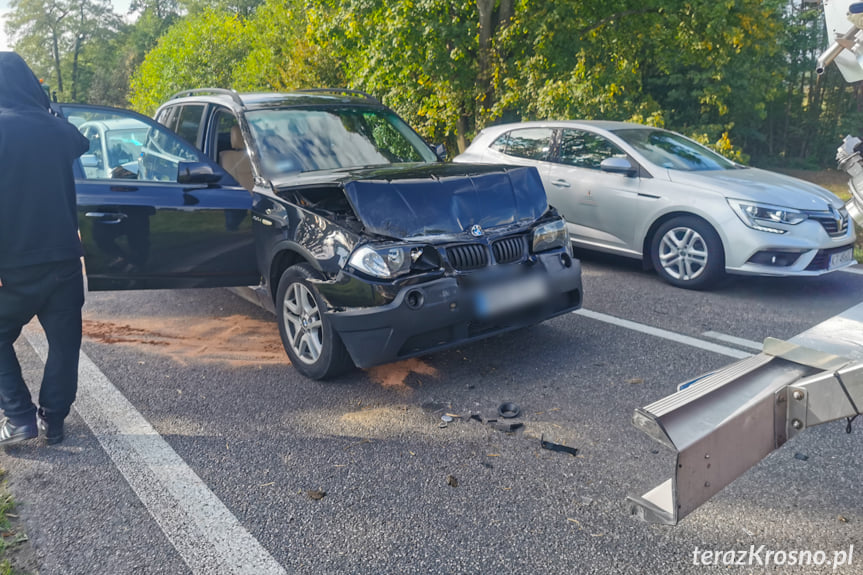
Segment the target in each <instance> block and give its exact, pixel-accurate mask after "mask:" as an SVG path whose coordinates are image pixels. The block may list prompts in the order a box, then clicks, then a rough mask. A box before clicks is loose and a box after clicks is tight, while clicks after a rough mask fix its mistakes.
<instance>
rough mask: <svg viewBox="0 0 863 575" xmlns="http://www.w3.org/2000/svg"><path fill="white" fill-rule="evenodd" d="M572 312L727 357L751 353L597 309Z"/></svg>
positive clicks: (749, 354) (737, 357) (744, 355)
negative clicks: (607, 313)
mask: <svg viewBox="0 0 863 575" xmlns="http://www.w3.org/2000/svg"><path fill="white" fill-rule="evenodd" d="M572 313H575V314H578V315H581V316H584V317H587V318H590V319H595V320H597V321H601V322H605V323H610V324H612V325H616V326H618V327H624V328H626V329H631V330H633V331H638V332H641V333H646V334H648V335H652V336H654V337H660V338H662V339H667V340H669V341H674V342H677V343H682V344H684V345H689V346H692V347H697V348H699V349H703V350H706V351H712V352H713V353H718V354H720V355H725V356H728V357H733V358H735V359H743V358H745V357H750V356H751V355H752V354H751V353H747V352H745V351H740V350H739V349H734V348H732V347H728V346H725V345H719V344H717V343H711V342H709V341H704V340H701V339H698V338H695V337H690V336H688V335H682V334H679V333H674V332H673V331H667V330H664V329H660V328H658V327H651V326H649V325H644V324H642V323H636V322H634V321H629V320H627V319H620V318H618V317H614V316H611V315H606V314H604V313H600V312H597V311H591V310H589V309H579V310H576V311H574V312H572Z"/></svg>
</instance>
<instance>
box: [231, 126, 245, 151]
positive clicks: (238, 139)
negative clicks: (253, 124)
mask: <svg viewBox="0 0 863 575" xmlns="http://www.w3.org/2000/svg"><path fill="white" fill-rule="evenodd" d="M245 147H246V143H245V142H244V141H243V133H242V132H241V131H240V126H239V124H234V125H233V126H231V148H233V149H234V150H242V149H244V148H245Z"/></svg>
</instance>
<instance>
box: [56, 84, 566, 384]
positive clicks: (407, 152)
mask: <svg viewBox="0 0 863 575" xmlns="http://www.w3.org/2000/svg"><path fill="white" fill-rule="evenodd" d="M63 111H64V113H65V114H66V116H67V118H69V119H70V121H72V122H73V123H76V124H78V125H79V126H80V127H83V129H91V128H92V127H94V126H97V127H99V130H100V132H99V134H98V135H97V136H96V139H98V140H100V141H99V142H98V143H94V137H93V136H92V134H91V153H89V154H86V155H85V156H83V157H82V159H81V162H80V165H79V166H77V168H76V169H77V170H78V176H79V179H78V196H79V211H80V214H81V217H80V220H81V233H82V238H83V240H84V244H85V252H86V253H87V256H86V263H87V275H88V282H89V288H90V289H91V290H98V289H127V288H128V289H141V288H144V289H146V288H174V287H207V286H250V285H251V286H256V287H254V288H253V290H254V292H255V295H254V297H255V299H256V300H257V302H258V303H260V304H261V305H263V306H264V307H266V308H268V309H270V310H272V311H274V312H275V315H276V317H277V318H278V324H279V331H280V333H281V337H282V341H283V343H284V346H285V350H286V351H287V353H288V355H289V356H290V359H291V362H292V363H293V365H294V366H295V367H296V369H298V370H299V371H300V372H302V373H303V374H305V375H306V376H308V377H311V378H316V379H320V378H326V377H331V376H334V375H336V374H338V373H340V372H342V371H344V370H345V369H347V368H349V367H350V366H351V365H357V366H359V367H369V366H372V365H376V364H381V363H386V362H389V361H394V360H398V359H402V358H407V357H410V356H414V355H418V354H423V353H429V352H432V351H436V350H440V349H443V348H447V347H450V346H453V345H457V344H463V343H465V342H469V341H473V340H476V339H480V338H484V337H488V336H490V335H493V334H497V333H501V332H504V331H507V330H511V329H516V328H519V327H523V326H526V325H530V324H533V323H537V322H540V321H542V320H545V319H547V318H550V317H552V316H555V315H558V314H561V313H565V312H568V311H571V310H574V309H577V308H578V307H579V306H580V305H581V299H582V286H581V267H580V264H579V262H578V261H577V260H575V259H573V257H572V253H571V247H570V243H569V237H568V234H567V231H566V227H565V224H564V221H563V219H562V218H561V217H560V216H558V214H557V213H556V212H555V210H554V209H553V208H550V207H549V206H548V204H547V201H546V197H545V192H544V190H543V187H542V183H541V181H540V179H539V174H538V173H537V172H536V170H535V169H533V168H523V167H501V166H472V165H464V164H447V163H444V162H442V161H441V160H440V159H439V158H438V156H437V153H436V151H435V150H432V149H431V148H430V147H429V146H428V145H427V144H426V143H425V142H424V141H423V140H422V138H420V137H419V135H417V134H416V133H415V132H414V131H413V130H412V129H411V128H410V127H409V126H408V125H407V124H406V123H405V122H404V121H403V120H402V119H401V118H399V117H398V116H397V115H396V114H395V113H394V112H392V111H391V110H389V109H388V108H387V107H385V106H384V105H382V104H381V103H380V102H378V101H377V100H375V99H373V98H371V97H370V96H368V95H366V94H362V93H359V92H353V91H346V90H313V91H299V92H294V93H289V94H238V93H237V92H234V91H228V90H219V89H201V90H189V91H185V92H182V93H180V94H178V95H176V96H174V97H172V98H171V99H170V100H169V101H167V102H166V103H165V104H163V105H162V106H161V107H160V108H159V110H158V111H157V112H156V116H155V119H156V121H157V122H158V124H156V123H154V122H153V121H151V120H149V119H147V118H144V117H143V116H140V115H137V114H134V113H132V112H125V111H123V112H121V111H118V110H112V109H107V108H96V107H88V106H77V105H64V106H63ZM160 124H161V125H160ZM166 127H167V128H168V129H165V128H166ZM94 133H95V131H94ZM111 140H113V141H111ZM112 155H113V157H112Z"/></svg>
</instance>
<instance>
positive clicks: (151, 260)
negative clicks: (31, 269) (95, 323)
mask: <svg viewBox="0 0 863 575" xmlns="http://www.w3.org/2000/svg"><path fill="white" fill-rule="evenodd" d="M60 109H61V110H62V112H63V115H64V116H65V117H66V118H67V119H68V120H69V121H70V122H71V123H72V124H74V125H75V126H77V127H78V129H79V130H81V132H82V133H83V134H84V135H85V136H87V138H88V139H89V140H90V149H89V150H88V152H87V153H86V154H84V155H83V156H82V157H81V158H80V159H79V160H78V162H77V165H76V166H75V186H76V191H77V195H78V225H79V229H80V232H81V239H82V242H83V244H84V253H85V256H84V261H85V267H86V273H87V282H88V287H89V289H90V290H91V291H99V290H118V289H158V288H185V287H224V286H248V285H257V284H258V283H259V282H260V274H259V272H258V270H257V265H256V261H257V260H256V257H255V244H254V236H253V234H252V219H251V215H250V209H251V206H252V196H251V194H250V193H249V192H248V191H247V190H246V189H245V188H242V187H241V186H240V185H239V184H237V182H236V181H235V180H234V179H233V178H232V177H231V176H230V175H228V174H227V173H226V172H225V171H224V170H222V168H220V167H219V166H218V165H216V164H215V163H213V162H211V161H210V160H209V159H208V158H206V157H205V156H204V155H203V154H202V153H201V152H200V151H198V150H197V149H195V147H194V146H192V145H190V144H188V143H187V142H185V141H184V140H183V139H182V138H180V137H179V136H178V135H176V134H175V133H173V132H171V131H170V130H168V129H167V128H165V127H164V126H162V125H160V124H158V123H156V122H155V121H153V120H151V119H149V118H147V117H146V116H142V115H140V114H137V113H135V112H130V111H127V110H118V109H113V108H104V107H99V106H84V105H78V104H61V105H60Z"/></svg>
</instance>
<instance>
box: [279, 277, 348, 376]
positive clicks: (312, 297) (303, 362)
mask: <svg viewBox="0 0 863 575" xmlns="http://www.w3.org/2000/svg"><path fill="white" fill-rule="evenodd" d="M309 279H323V278H322V276H321V275H320V274H319V273H318V272H317V271H315V269H314V268H313V267H312V266H310V265H309V264H307V263H302V264H296V265H293V266H291V267H289V268H288V269H286V270H285V271H284V273H282V277H281V279H280V280H279V288H278V290H277V292H276V317H277V319H278V323H279V335H281V336H282V345H283V346H284V348H285V352H287V354H288V357H290V358H291V364H293V366H294V368H295V369H296V370H297V371H299V372H300V373H302V374H303V375H305V376H306V377H309V378H311V379H327V378H331V377H335V376H337V375H339V374H341V373H344V372H346V371H347V370H349V369H351V368H352V367H353V366H354V365H353V362H352V361H351V358H350V355H349V354H348V351H347V350H346V349H345V345H344V344H343V343H342V340H341V338H339V335H338V334H337V333H335V332H334V331H333V327H332V324H331V323H330V322H329V320H328V319H327V317H326V315H324V313H323V310H325V309H327V307H326V304H325V303H324V300H323V299H322V298H321V295H320V294H319V293H318V290H317V289H316V288H315V286H314V284H312V283H310V282H309V281H308V280H309Z"/></svg>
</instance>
